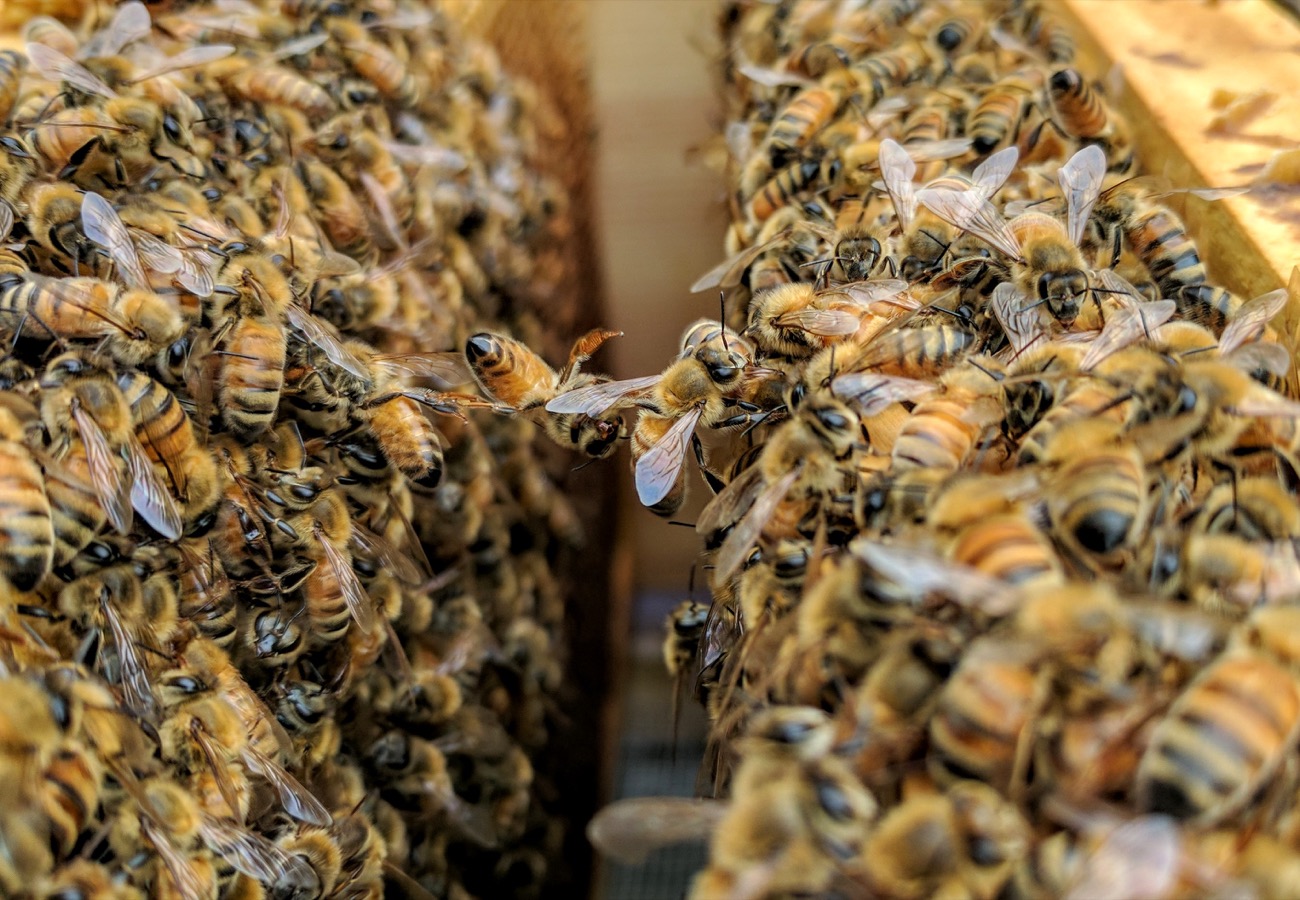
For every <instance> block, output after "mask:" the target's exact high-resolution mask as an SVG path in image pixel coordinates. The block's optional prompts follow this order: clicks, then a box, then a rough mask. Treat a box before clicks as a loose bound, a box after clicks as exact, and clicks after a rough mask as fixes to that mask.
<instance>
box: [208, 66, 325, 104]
mask: <svg viewBox="0 0 1300 900" xmlns="http://www.w3.org/2000/svg"><path fill="white" fill-rule="evenodd" d="M208 71H209V72H210V73H211V76H212V77H213V78H214V79H216V80H217V82H218V83H220V84H221V86H222V88H223V89H224V90H226V91H227V92H229V93H230V94H231V95H232V96H234V97H238V98H242V99H244V100H247V101H249V102H251V103H258V104H266V105H268V106H278V105H283V106H287V107H290V108H291V109H296V110H299V111H300V112H303V113H305V114H306V115H307V116H309V117H310V118H312V119H313V120H323V119H326V118H328V117H329V116H330V115H332V114H334V113H336V112H338V109H337V107H336V105H335V103H334V99H333V98H332V97H330V95H329V92H328V91H326V90H325V89H324V88H322V87H321V86H320V85H318V84H316V83H315V82H313V81H309V80H308V79H306V78H304V77H303V76H302V75H299V74H298V73H296V72H294V71H292V70H291V69H287V68H284V67H283V66H278V65H267V64H265V63H263V62H257V61H254V60H252V59H247V58H242V57H238V56H235V57H230V58H228V59H224V60H221V61H219V62H218V63H216V64H214V65H212V66H210V67H209V68H208Z"/></svg>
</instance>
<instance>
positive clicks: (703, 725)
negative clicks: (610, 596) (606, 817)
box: [597, 597, 708, 900]
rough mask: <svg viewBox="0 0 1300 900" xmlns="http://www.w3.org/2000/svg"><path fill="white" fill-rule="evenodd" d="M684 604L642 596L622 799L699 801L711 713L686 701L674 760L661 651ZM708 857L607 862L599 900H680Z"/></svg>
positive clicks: (683, 852)
mask: <svg viewBox="0 0 1300 900" xmlns="http://www.w3.org/2000/svg"><path fill="white" fill-rule="evenodd" d="M677 599H679V598H672V597H665V598H654V597H642V598H640V599H639V602H638V604H637V606H636V607H635V609H636V611H637V613H638V619H640V620H641V621H639V622H637V623H636V628H635V630H634V632H633V633H634V635H635V637H634V639H633V641H632V647H631V653H630V659H629V670H628V673H627V676H628V677H627V679H626V682H625V688H624V691H623V700H622V706H623V715H622V733H621V736H620V742H619V756H618V767H617V770H616V773H615V784H614V796H615V798H623V797H693V796H695V777H696V773H697V772H698V771H699V765H700V760H701V759H703V758H704V742H705V736H706V734H707V731H708V723H707V720H706V719H705V716H704V711H703V710H702V709H700V707H699V706H698V705H697V704H696V703H695V702H694V701H693V700H691V699H689V698H685V699H684V702H683V707H682V710H681V717H680V720H679V722H678V737H677V753H676V759H674V755H673V738H672V719H673V716H672V694H673V685H672V682H671V680H670V679H669V677H668V674H667V673H666V672H665V671H664V666H663V661H662V659H661V657H660V652H659V643H660V641H661V640H662V634H663V632H662V630H661V629H662V623H663V617H664V616H665V615H666V614H667V611H668V610H669V609H671V608H672V605H673V604H675V603H676V601H677ZM656 600H658V601H659V602H658V603H655V602H653V601H656ZM707 859H708V848H707V847H706V846H705V845H704V844H703V843H695V844H677V845H675V846H671V847H665V848H664V849H662V850H657V851H655V852H654V853H651V854H650V855H649V856H648V857H647V858H646V860H645V862H644V863H642V864H641V865H636V866H631V865H620V864H618V863H615V862H614V861H613V860H609V859H606V860H603V861H602V877H601V880H600V888H601V889H600V890H599V891H598V892H597V896H598V897H599V898H600V900H680V898H681V897H682V896H683V895H684V894H685V893H686V890H687V888H688V887H689V886H690V883H691V879H692V878H693V877H694V876H695V873H696V872H698V871H699V870H700V869H702V868H704V864H705V862H706V861H707Z"/></svg>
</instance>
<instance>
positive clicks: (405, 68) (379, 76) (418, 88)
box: [328, 18, 425, 107]
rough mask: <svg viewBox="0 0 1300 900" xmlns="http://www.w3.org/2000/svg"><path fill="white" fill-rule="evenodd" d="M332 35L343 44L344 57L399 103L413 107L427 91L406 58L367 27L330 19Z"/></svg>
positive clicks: (387, 95)
mask: <svg viewBox="0 0 1300 900" xmlns="http://www.w3.org/2000/svg"><path fill="white" fill-rule="evenodd" d="M328 27H329V30H330V34H331V36H332V37H333V38H334V39H335V40H336V41H338V42H339V44H340V45H341V46H342V48H343V55H344V58H345V59H346V60H347V61H348V64H349V65H350V66H352V68H353V69H355V70H356V72H357V74H358V75H360V76H361V77H362V78H364V79H366V80H367V81H369V82H370V83H371V84H373V85H374V86H375V87H376V88H377V89H378V90H379V92H380V93H381V94H383V95H384V96H385V97H387V98H389V99H391V100H393V101H394V102H395V103H397V104H399V105H401V106H405V107H413V106H415V105H416V104H417V103H418V102H419V101H420V98H421V97H422V96H423V95H424V93H425V86H424V85H423V84H422V82H421V79H420V78H418V77H417V71H413V70H412V69H411V68H410V67H409V65H408V64H407V62H406V61H403V60H401V59H399V58H398V57H397V56H396V55H395V54H394V53H393V51H392V50H391V49H389V47H387V46H385V45H384V44H383V43H382V42H380V41H377V40H375V39H374V38H373V37H371V35H370V34H369V32H368V31H367V30H366V28H365V27H364V26H362V25H360V24H357V23H355V22H349V21H347V20H346V19H339V18H333V19H330V20H329V26H328Z"/></svg>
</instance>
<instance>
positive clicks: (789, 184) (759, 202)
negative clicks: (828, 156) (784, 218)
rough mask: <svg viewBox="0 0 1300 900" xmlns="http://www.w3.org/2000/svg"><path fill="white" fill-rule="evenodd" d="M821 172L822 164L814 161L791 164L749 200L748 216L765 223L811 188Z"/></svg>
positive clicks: (747, 206)
mask: <svg viewBox="0 0 1300 900" xmlns="http://www.w3.org/2000/svg"><path fill="white" fill-rule="evenodd" d="M820 172H821V163H819V162H816V161H813V160H797V161H795V162H792V163H790V164H789V165H788V166H786V167H785V168H783V169H781V170H780V171H779V172H777V173H776V174H775V175H773V176H772V177H771V178H769V179H768V180H767V181H766V182H764V183H763V184H762V185H761V186H760V187H759V188H758V190H757V191H756V192H755V193H754V195H753V196H752V197H750V198H749V199H748V201H747V202H746V206H745V211H746V214H747V216H748V217H749V218H750V219H752V220H753V221H755V222H765V221H766V220H767V219H769V218H770V217H771V216H772V215H773V214H774V213H776V212H777V211H778V210H780V209H782V208H784V207H786V206H789V205H790V204H792V203H793V202H794V201H795V199H796V198H797V197H798V196H799V195H801V194H803V193H804V192H805V191H806V190H807V189H808V188H809V187H811V186H812V184H813V182H814V180H815V179H816V178H817V176H818V174H819V173H820Z"/></svg>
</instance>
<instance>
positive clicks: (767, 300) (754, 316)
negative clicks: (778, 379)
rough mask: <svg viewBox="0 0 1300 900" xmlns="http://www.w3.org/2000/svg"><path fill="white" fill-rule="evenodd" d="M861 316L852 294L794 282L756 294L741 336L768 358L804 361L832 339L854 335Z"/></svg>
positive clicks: (751, 302)
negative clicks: (743, 334)
mask: <svg viewBox="0 0 1300 900" xmlns="http://www.w3.org/2000/svg"><path fill="white" fill-rule="evenodd" d="M886 287H889V285H886ZM863 313H864V311H863V310H862V309H861V307H859V306H858V305H857V304H856V303H854V301H853V296H852V294H848V293H842V292H838V291H831V292H818V291H815V290H814V289H813V286H812V285H809V284H804V283H799V282H796V283H793V284H787V285H782V286H780V287H775V288H770V289H768V290H766V291H760V292H758V293H756V294H755V295H754V296H753V298H752V299H751V300H750V304H749V326H748V327H747V328H746V329H745V333H746V334H747V335H750V336H752V337H753V339H754V341H755V343H756V344H758V346H759V347H760V348H761V349H762V350H763V351H764V353H766V354H768V355H771V356H784V357H790V358H806V357H809V356H812V355H813V354H814V353H816V352H817V351H818V350H821V349H823V348H824V347H826V346H827V345H828V344H830V343H832V342H833V339H834V338H837V337H839V338H842V337H844V336H845V335H850V334H853V333H855V332H856V331H857V330H858V328H859V326H860V325H861V324H862V318H863Z"/></svg>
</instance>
